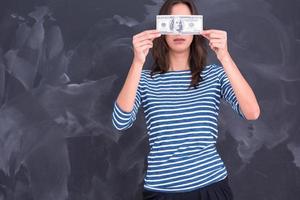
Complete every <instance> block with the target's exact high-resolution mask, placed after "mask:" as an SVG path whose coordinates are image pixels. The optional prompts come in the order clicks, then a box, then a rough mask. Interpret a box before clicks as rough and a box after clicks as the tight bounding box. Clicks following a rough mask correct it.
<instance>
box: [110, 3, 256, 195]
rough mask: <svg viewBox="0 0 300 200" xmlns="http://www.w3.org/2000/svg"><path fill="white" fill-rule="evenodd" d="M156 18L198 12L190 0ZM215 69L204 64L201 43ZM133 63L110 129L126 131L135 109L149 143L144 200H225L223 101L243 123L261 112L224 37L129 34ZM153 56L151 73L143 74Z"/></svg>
mask: <svg viewBox="0 0 300 200" xmlns="http://www.w3.org/2000/svg"><path fill="white" fill-rule="evenodd" d="M159 14H160V15H164V14H171V15H194V14H198V12H197V9H196V7H195V5H194V3H193V2H192V1H191V0H167V1H165V3H164V4H163V6H162V7H161V9H160V12H159ZM207 41H209V46H210V48H211V49H212V50H213V51H214V52H215V54H216V56H217V58H218V60H219V61H220V63H221V66H220V65H217V64H210V65H206V55H207V50H206V42H207ZM133 47H134V48H133V49H134V58H133V62H132V65H131V67H130V70H129V72H128V75H127V78H126V81H125V83H124V86H123V88H122V90H121V92H120V93H119V96H118V98H117V100H116V101H115V103H114V110H113V116H112V123H113V125H114V127H116V128H117V129H118V130H125V129H128V128H129V127H131V126H132V124H133V122H134V121H135V119H136V114H137V111H138V108H139V106H140V105H142V107H143V109H144V113H145V116H146V123H147V130H148V135H149V142H150V147H151V149H150V153H149V155H148V157H147V161H148V168H147V173H146V176H145V179H144V191H143V198H144V199H170V200H171V199H182V200H183V199H184V200H186V199H188V200H196V199H201V200H231V199H233V194H232V191H231V189H230V187H229V185H228V180H227V179H228V178H227V170H226V167H225V166H224V163H223V161H222V159H221V158H220V156H219V154H218V152H217V150H216V147H215V143H216V139H217V136H218V133H217V117H218V111H219V104H220V99H221V98H224V99H225V100H226V101H227V102H228V103H230V105H231V106H232V108H233V110H234V111H236V113H237V114H238V115H239V116H240V117H242V118H244V119H247V120H255V119H257V118H258V116H259V114H260V109H259V105H258V103H257V100H256V97H255V95H254V93H253V91H252V89H251V88H250V86H249V85H248V83H247V81H246V80H245V79H244V77H243V76H242V75H241V73H240V71H239V70H238V68H237V66H236V65H235V63H234V61H233V60H232V58H231V57H230V54H229V52H228V49H227V36H226V32H225V31H222V30H215V29H211V30H204V31H203V32H201V35H160V33H159V32H158V31H156V30H146V31H143V32H141V33H139V34H136V35H134V36H133ZM149 49H151V50H152V55H153V58H154V65H153V68H152V70H146V69H142V68H143V65H144V63H145V59H146V56H147V54H148V52H149Z"/></svg>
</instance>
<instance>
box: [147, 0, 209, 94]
mask: <svg viewBox="0 0 300 200" xmlns="http://www.w3.org/2000/svg"><path fill="white" fill-rule="evenodd" d="M178 3H184V4H186V5H187V6H188V7H189V9H190V10H191V14H192V15H198V10H197V7H196V5H195V4H194V2H193V1H192V0H166V1H165V2H164V4H163V5H162V7H161V8H160V10H159V15H169V14H170V13H171V9H172V6H173V5H175V4H178ZM168 52H169V46H168V44H167V42H166V38H165V35H162V36H161V37H158V38H155V39H154V40H153V47H152V48H151V53H152V56H153V61H154V63H153V64H152V69H151V73H150V74H151V77H152V75H153V74H154V73H165V72H167V71H168V69H169V65H170V60H169V56H168ZM188 59H189V67H190V69H191V74H192V79H191V84H190V86H189V88H190V87H194V88H196V87H197V85H198V84H199V82H200V81H202V80H203V79H202V77H201V76H200V74H201V72H202V70H203V69H204V67H205V65H206V62H207V42H206V39H205V38H204V37H203V36H202V35H193V40H192V43H191V45H190V54H189V58H188Z"/></svg>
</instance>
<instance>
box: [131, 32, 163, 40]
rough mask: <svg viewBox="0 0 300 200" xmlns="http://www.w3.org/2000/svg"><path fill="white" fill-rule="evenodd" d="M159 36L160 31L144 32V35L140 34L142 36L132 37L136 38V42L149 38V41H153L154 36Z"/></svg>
mask: <svg viewBox="0 0 300 200" xmlns="http://www.w3.org/2000/svg"><path fill="white" fill-rule="evenodd" d="M160 36H161V34H160V33H153V34H145V35H142V36H140V37H138V38H134V40H136V41H137V42H139V41H143V40H151V41H153V40H154V39H155V38H157V37H160Z"/></svg>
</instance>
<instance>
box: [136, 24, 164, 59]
mask: <svg viewBox="0 0 300 200" xmlns="http://www.w3.org/2000/svg"><path fill="white" fill-rule="evenodd" d="M160 36H161V34H160V32H159V31H158V30H156V29H152V30H146V31H143V32H140V33H138V34H136V35H134V36H133V37H132V45H133V51H134V59H133V60H134V62H138V63H140V64H144V63H145V60H146V56H147V54H148V52H149V49H150V48H152V47H153V40H154V39H155V38H157V37H160Z"/></svg>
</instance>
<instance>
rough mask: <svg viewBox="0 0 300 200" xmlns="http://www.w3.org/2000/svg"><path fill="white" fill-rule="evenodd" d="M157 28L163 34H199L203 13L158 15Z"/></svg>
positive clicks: (201, 27) (201, 28)
mask: <svg viewBox="0 0 300 200" xmlns="http://www.w3.org/2000/svg"><path fill="white" fill-rule="evenodd" d="M156 29H157V30H159V32H160V33H161V34H162V35H175V34H179V35H180V34H182V35H199V34H200V32H201V31H202V30H203V15H156Z"/></svg>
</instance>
